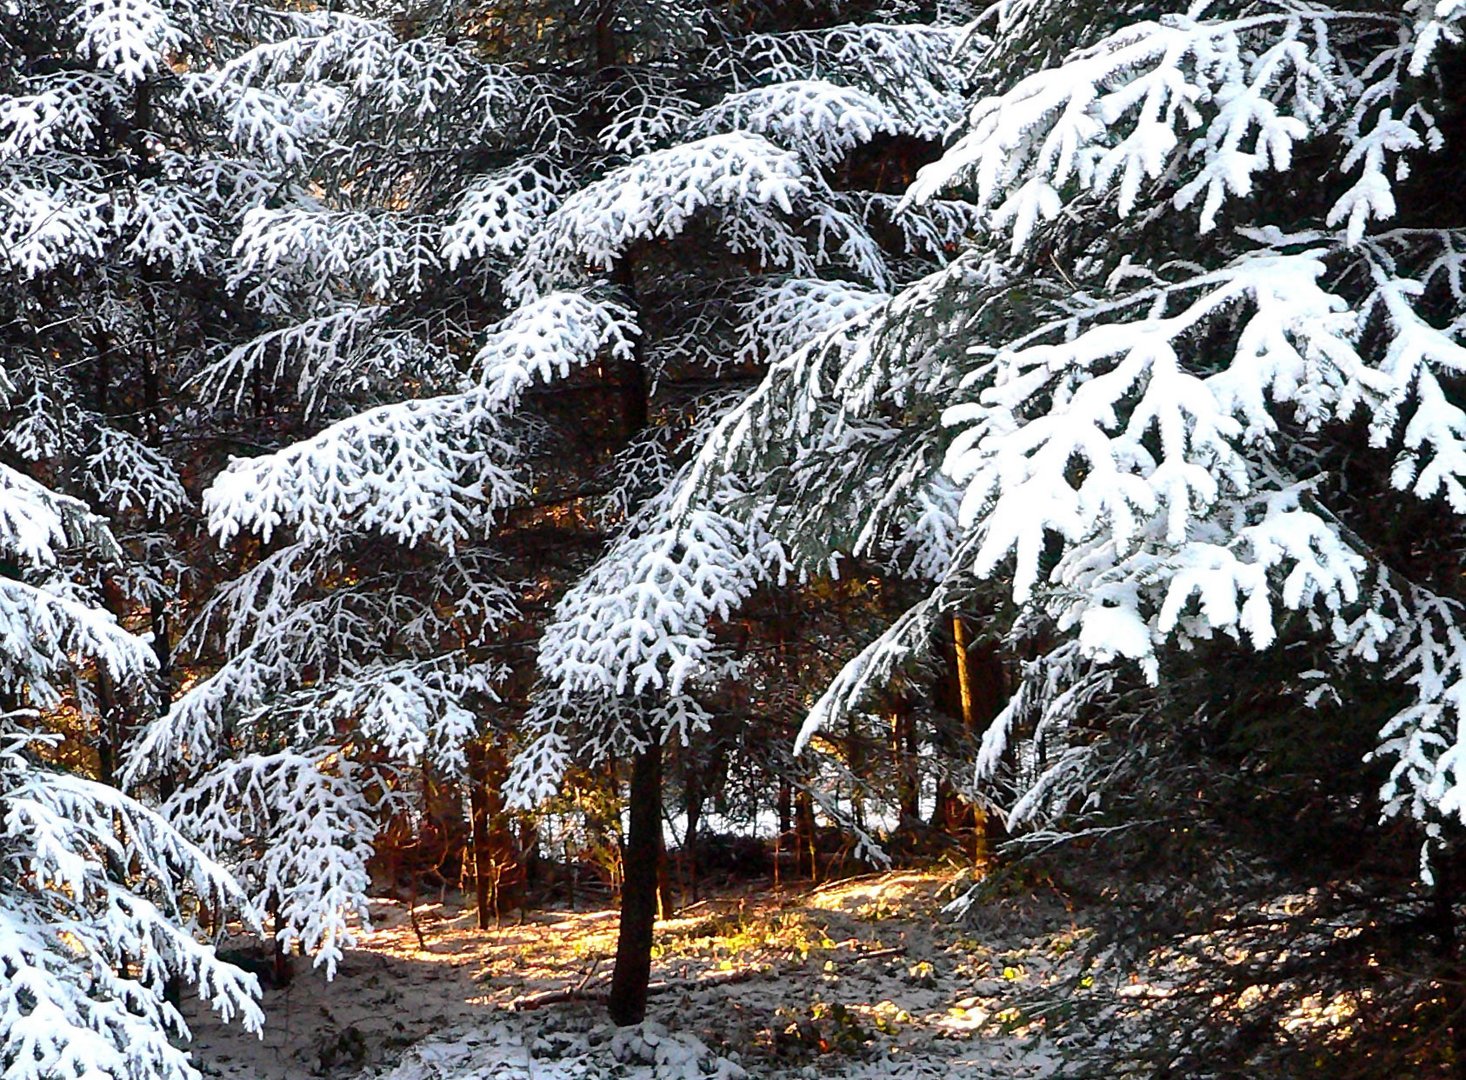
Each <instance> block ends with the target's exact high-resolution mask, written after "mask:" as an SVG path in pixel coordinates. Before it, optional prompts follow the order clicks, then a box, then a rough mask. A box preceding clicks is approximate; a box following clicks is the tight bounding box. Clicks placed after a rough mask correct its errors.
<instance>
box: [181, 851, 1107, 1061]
mask: <svg viewBox="0 0 1466 1080" xmlns="http://www.w3.org/2000/svg"><path fill="white" fill-rule="evenodd" d="M955 877H957V875H956V874H954V872H952V871H942V872H936V871H919V870H898V871H891V872H888V873H883V874H874V875H867V876H863V877H859V878H849V879H844V880H837V881H833V882H829V883H827V884H825V885H822V886H819V887H810V886H808V885H803V886H801V887H785V888H782V889H773V888H767V887H766V888H753V889H748V890H746V891H736V892H724V893H722V894H720V895H718V896H716V897H713V898H709V899H706V900H703V901H701V902H699V903H697V904H694V905H689V906H688V907H687V908H685V909H684V910H683V911H682V912H680V913H679V914H678V916H677V917H676V918H671V919H667V920H663V921H660V922H659V923H658V924H657V931H656V943H657V944H656V948H655V957H654V961H653V968H652V979H653V994H652V997H651V998H650V1003H649V1008H648V1020H647V1023H645V1024H643V1025H641V1026H639V1027H635V1028H628V1029H624V1030H620V1031H618V1030H617V1029H615V1028H613V1027H611V1026H610V1025H609V1023H608V1022H607V1021H606V1019H605V1008H604V1003H603V1001H602V1000H597V998H598V995H600V994H602V992H603V991H604V988H605V983H606V981H607V980H608V979H609V977H610V970H611V965H612V958H613V956H614V953H615V944H616V914H615V911H614V910H610V909H607V910H596V911H579V912H570V911H536V912H531V913H529V914H527V915H526V916H525V918H524V920H523V921H522V922H521V923H518V924H516V923H515V922H514V921H513V920H512V919H511V920H506V922H505V923H504V925H503V926H501V927H500V928H499V929H496V930H487V931H480V930H478V929H477V928H476V927H475V925H474V916H473V911H472V908H471V907H468V906H464V905H465V904H466V903H467V900H466V899H464V898H459V899H460V900H461V901H462V903H458V904H455V903H452V902H448V903H443V904H438V903H431V904H419V905H417V907H416V916H417V922H418V926H419V928H420V930H421V932H422V935H423V938H424V940H425V942H426V947H425V948H424V947H423V946H422V945H421V944H420V943H419V940H418V935H417V933H416V932H415V931H414V929H413V928H412V926H411V924H410V922H409V920H408V912H407V906H406V905H405V904H403V903H399V902H397V901H389V900H382V901H373V904H372V919H373V922H374V924H375V927H374V929H373V930H372V931H371V932H370V933H366V934H364V935H362V937H361V940H360V942H359V946H358V947H357V948H355V949H352V950H349V951H348V952H347V953H346V956H345V959H344V960H343V962H342V964H341V966H340V968H339V970H338V972H337V975H336V978H335V979H334V980H333V981H331V982H329V983H328V982H326V981H325V979H324V978H323V976H322V975H321V974H320V973H319V972H315V971H312V970H309V969H306V970H302V971H298V972H297V974H296V976H295V978H294V979H293V981H292V982H291V983H290V985H288V986H286V987H283V988H279V989H270V990H266V991H265V995H264V1001H263V1005H264V1008H265V1011H266V1014H267V1026H266V1030H265V1033H264V1037H263V1039H258V1038H256V1037H254V1036H249V1035H246V1034H244V1033H243V1032H241V1031H240V1030H239V1029H238V1028H237V1027H233V1026H226V1025H222V1024H220V1023H219V1022H218V1021H217V1019H216V1018H214V1017H213V1015H212V1014H210V1013H208V1012H207V1011H206V1010H204V1009H202V1008H201V1007H200V1006H199V1005H198V1003H197V1002H186V1003H185V1013H186V1014H187V1015H188V1020H189V1024H190V1026H191V1027H192V1028H193V1031H194V1034H195V1041H194V1044H193V1045H194V1051H195V1060H196V1061H197V1062H198V1063H199V1065H200V1067H201V1069H202V1070H203V1071H204V1073H205V1075H207V1076H217V1077H226V1078H230V1080H297V1078H299V1080H304V1078H306V1077H340V1078H348V1077H352V1078H356V1077H359V1078H360V1080H521V1078H522V1080H569V1078H586V1080H593V1078H597V1077H626V1078H646V1080H679V1078H682V1077H688V1078H694V1077H696V1078H702V1077H725V1078H736V1077H742V1076H747V1077H754V1078H759V1077H771V1078H774V1077H779V1078H784V1077H799V1076H818V1077H825V1076H844V1077H852V1078H854V1077H862V1078H871V1077H903V1078H905V1077H909V1078H918V1077H964V1078H980V1077H987V1076H994V1077H996V1076H1001V1077H1015V1078H1016V1077H1042V1076H1045V1075H1047V1074H1048V1073H1049V1072H1050V1071H1051V1069H1052V1065H1053V1061H1052V1057H1051V1055H1050V1053H1049V1052H1048V1049H1047V1048H1046V1047H1045V1045H1044V1040H1043V1037H1042V1032H1041V1030H1038V1029H1037V1028H1036V1026H1025V1025H1024V1024H1023V1023H1022V1017H1021V1014H1018V1013H1016V1011H1014V1010H1013V1009H1012V1003H1013V1001H1014V1000H1015V999H1016V998H1017V996H1018V995H1019V994H1020V993H1021V992H1022V991H1023V990H1025V989H1031V988H1032V987H1033V986H1034V985H1035V984H1036V983H1038V982H1042V981H1045V980H1048V979H1052V978H1055V977H1057V976H1058V975H1059V973H1060V972H1061V970H1062V969H1063V968H1064V967H1065V966H1066V964H1067V960H1066V958H1067V957H1068V956H1069V955H1070V954H1071V952H1072V949H1073V946H1074V943H1075V940H1076V938H1077V937H1078V936H1080V935H1082V934H1083V933H1084V931H1083V930H1082V929H1081V928H1079V927H1078V926H1076V924H1075V921H1074V918H1073V916H1072V915H1071V913H1069V912H1068V911H1066V910H1065V908H1064V906H1063V905H1062V904H1060V903H1059V902H1058V901H1057V900H1056V899H1045V898H1042V897H1039V898H1033V897H1025V898H1023V899H1013V900H1011V901H1010V900H1003V901H997V902H993V903H988V904H985V905H984V907H983V910H982V912H981V920H980V924H974V922H973V921H972V920H970V919H969V920H966V921H965V922H959V921H957V920H954V919H953V918H951V917H950V916H949V915H946V914H944V913H943V912H942V911H941V908H942V906H943V905H944V903H946V902H947V901H949V900H950V899H951V897H952V895H953V893H954V890H955V889H957V888H959V887H960V885H961V880H960V879H959V880H957V881H955V882H954V878H955ZM975 925H980V927H981V929H974V926H975ZM567 991H570V992H575V993H577V994H579V995H580V997H579V999H577V1000H569V1001H563V1000H559V1001H557V1000H554V999H555V998H556V997H557V996H564V995H565V992H567ZM547 999H549V1000H547ZM1005 1019H1006V1020H1008V1021H1009V1022H1008V1023H1002V1022H1001V1021H1004V1020H1005ZM990 1020H997V1021H1000V1022H999V1023H996V1024H994V1023H989V1022H988V1021H990Z"/></svg>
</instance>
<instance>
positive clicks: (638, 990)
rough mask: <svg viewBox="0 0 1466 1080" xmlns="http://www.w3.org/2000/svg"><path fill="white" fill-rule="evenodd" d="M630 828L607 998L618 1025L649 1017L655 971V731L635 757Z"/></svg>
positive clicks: (658, 823) (658, 846) (658, 776)
mask: <svg viewBox="0 0 1466 1080" xmlns="http://www.w3.org/2000/svg"><path fill="white" fill-rule="evenodd" d="M628 802H629V809H630V815H629V816H630V819H631V822H630V827H629V829H628V830H627V834H626V859H625V863H626V871H625V874H626V876H625V881H624V884H623V885H622V888H621V931H620V936H619V937H618V938H617V940H616V968H615V970H614V971H613V972H612V973H611V993H610V1000H609V1002H608V1006H609V1010H610V1014H611V1020H612V1021H613V1022H615V1023H616V1024H617V1025H618V1026H620V1027H624V1026H626V1025H628V1024H639V1023H641V1021H642V1020H643V1019H644V1018H645V1017H646V992H647V983H648V982H649V981H650V980H651V971H652V927H653V925H654V923H655V921H656V913H657V863H658V861H659V856H660V855H661V852H662V744H661V740H660V739H659V738H657V737H656V734H655V733H653V735H652V737H651V739H650V740H649V742H648V745H647V747H646V749H644V750H642V751H641V752H640V753H638V754H637V755H636V757H635V758H634V759H633V760H632V766H631V793H630V798H629V800H628Z"/></svg>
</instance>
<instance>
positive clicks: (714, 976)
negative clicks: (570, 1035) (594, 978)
mask: <svg viewBox="0 0 1466 1080" xmlns="http://www.w3.org/2000/svg"><path fill="white" fill-rule="evenodd" d="M766 974H768V969H767V968H759V967H751V968H734V969H732V970H731V971H711V972H708V973H707V974H705V975H699V976H697V977H696V978H692V979H658V980H656V981H655V982H651V983H648V984H647V988H646V992H647V993H648V994H649V995H650V994H665V993H667V992H669V991H672V990H697V989H700V988H702V987H704V986H726V985H728V984H729V983H740V982H744V981H746V980H748V979H755V978H757V977H758V976H760V975H766ZM607 981H608V980H605V979H601V980H599V981H598V982H597V983H596V986H595V989H588V988H587V987H586V985H585V980H582V981H581V984H580V985H579V986H566V987H562V988H560V989H559V990H541V991H540V992H539V993H535V994H523V995H521V996H520V997H517V998H515V999H514V1000H512V1001H510V1002H509V1003H508V1005H507V1006H506V1007H507V1008H508V1009H509V1010H510V1011H511V1012H529V1011H530V1010H532V1009H543V1008H544V1007H545V1006H547V1005H563V1004H566V1003H568V1002H572V1001H585V1002H597V1003H604V1002H605V1000H606V996H607V995H606V992H605V990H604V989H603V987H605V985H606V983H607Z"/></svg>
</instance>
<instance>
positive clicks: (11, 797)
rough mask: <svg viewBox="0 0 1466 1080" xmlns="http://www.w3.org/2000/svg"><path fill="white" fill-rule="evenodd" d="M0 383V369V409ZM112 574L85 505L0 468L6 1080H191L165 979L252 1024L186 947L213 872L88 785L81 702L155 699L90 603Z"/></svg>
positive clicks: (242, 1003)
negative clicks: (99, 580) (100, 577)
mask: <svg viewBox="0 0 1466 1080" xmlns="http://www.w3.org/2000/svg"><path fill="white" fill-rule="evenodd" d="M14 392H15V387H14V384H13V383H11V382H9V381H8V380H6V379H4V373H3V372H0V402H7V403H8V396H9V395H10V394H12V393H14ZM121 561H122V554H121V549H120V547H119V546H118V544H117V542H116V541H115V540H114V539H113V537H112V535H111V533H110V532H109V531H108V529H107V526H106V523H105V522H104V521H103V520H102V519H101V518H99V517H97V516H96V515H94V514H92V513H91V512H90V511H89V510H88V509H87V507H86V505H85V504H83V503H81V502H79V501H77V500H75V499H71V498H68V497H67V496H64V495H58V494H56V493H55V492H53V491H50V490H49V489H47V488H46V487H44V486H43V485H41V484H39V483H37V482H36V481H35V480H33V479H31V478H29V477H27V476H26V475H24V474H23V473H20V472H17V471H16V470H14V469H12V468H11V467H9V466H8V465H5V464H3V463H0V971H3V972H4V976H5V977H4V979H3V980H0V1065H3V1067H4V1072H5V1075H6V1077H14V1078H15V1080H54V1078H56V1077H72V1076H74V1077H83V1076H107V1077H112V1078H115V1080H158V1078H166V1080H185V1078H193V1077H197V1076H198V1072H197V1070H195V1069H194V1068H193V1066H192V1064H191V1063H190V1061H189V1056H188V1053H187V1051H185V1050H183V1049H181V1048H180V1047H179V1046H178V1045H177V1042H178V1041H179V1040H180V1039H186V1038H187V1036H188V1029H187V1027H186V1026H185V1024H184V1022H183V1018H182V1016H181V1015H180V1014H179V1012H178V1010H177V1008H176V1006H175V1004H174V1002H172V1001H171V1000H169V994H168V984H169V981H170V980H173V979H179V978H181V979H184V980H186V981H188V982H190V983H192V984H194V985H195V986H196V987H197V988H198V990H199V993H200V996H201V997H202V998H203V999H204V1000H206V1001H208V1002H209V1003H210V1004H211V1005H212V1006H213V1007H214V1008H215V1009H217V1010H218V1011H219V1012H220V1013H221V1014H222V1015H223V1016H224V1017H225V1018H226V1019H227V1018H229V1017H230V1016H232V1015H234V1014H235V1013H238V1014H239V1015H240V1016H241V1018H242V1020H243V1022H244V1023H245V1025H246V1026H248V1027H251V1028H257V1027H258V1026H259V1024H260V1023H261V1022H262V1019H263V1017H262V1016H261V1014H260V1011H259V1008H258V1007H257V1006H256V1004H255V1001H254V997H255V995H257V994H258V992H259V987H258V984H257V983H256V982H255V979H254V977H253V976H251V975H246V974H244V973H243V972H240V971H239V970H237V969H235V968H233V967H230V966H229V965H227V964H224V963H221V962H220V961H219V960H218V959H217V958H216V957H215V955H214V950H213V949H212V948H211V947H209V946H207V945H202V944H200V943H199V942H198V941H196V940H195V938H194V935H193V932H192V930H191V928H190V923H191V920H192V915H191V913H190V912H191V910H192V908H193V906H194V905H199V904H208V905H212V906H213V908H214V909H215V910H219V911H223V910H225V909H226V907H231V906H238V907H243V899H244V898H243V897H242V896H241V895H240V894H239V891H238V888H237V886H236V885H235V884H234V881H233V879H232V878H231V877H230V876H229V874H228V872H227V871H226V870H225V869H224V868H223V867H221V866H219V865H218V864H217V863H216V862H214V861H213V860H212V859H210V858H209V857H208V856H207V855H205V854H204V853H203V852H201V851H200V850H198V849H197V848H196V847H194V846H193V845H192V844H190V843H189V842H188V841H186V840H185V839H184V838H183V837H181V836H180V835H179V834H178V833H177V832H176V831H175V830H174V829H173V827H172V826H171V825H169V824H168V823H167V822H166V821H165V820H164V819H163V818H161V817H159V816H158V815H157V814H156V813H155V812H154V811H152V810H150V809H148V808H146V807H144V806H142V805H140V804H139V803H137V802H134V801H133V800H132V799H130V798H128V797H127V796H125V795H123V794H122V793H120V792H119V791H117V790H116V788H114V787H111V786H109V785H107V784H102V783H99V782H98V781H96V780H95V779H92V778H91V777H89V776H88V775H87V773H88V772H92V771H94V766H93V763H92V762H90V761H89V760H88V758H89V756H90V755H89V752H88V750H89V747H88V745H87V739H86V737H85V736H86V732H85V731H81V732H78V731H77V730H75V728H74V726H73V725H72V724H69V723H67V722H66V718H67V717H69V716H73V715H79V716H81V717H83V718H84V720H85V721H86V722H88V723H94V722H95V718H96V713H97V708H98V706H99V700H98V697H97V695H96V694H95V693H94V692H93V680H92V677H91V676H89V672H94V673H95V680H96V683H98V684H101V683H102V682H103V680H104V679H105V683H106V685H108V686H110V687H112V688H113V691H112V693H113V695H114V700H120V699H125V698H126V697H128V696H131V697H134V698H137V699H140V700H142V701H150V700H154V698H155V695H156V688H155V683H156V679H157V676H158V672H157V660H156V657H155V656H154V654H153V651H152V649H151V648H150V647H149V644H148V642H147V641H146V640H144V639H142V638H139V637H136V636H134V635H132V634H130V633H128V632H127V631H125V630H124V629H123V628H122V627H121V626H119V625H118V623H117V620H116V619H115V618H114V617H113V616H112V615H111V613H109V612H107V611H105V610H104V609H102V608H101V607H100V606H99V604H98V602H97V598H96V595H95V585H94V583H95V580H96V575H97V571H98V568H99V567H113V566H116V565H118V564H119V563H120V562H121Z"/></svg>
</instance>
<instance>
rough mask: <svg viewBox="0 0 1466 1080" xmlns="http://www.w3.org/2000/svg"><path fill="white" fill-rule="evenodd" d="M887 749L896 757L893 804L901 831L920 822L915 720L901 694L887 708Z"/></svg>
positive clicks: (919, 780)
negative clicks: (889, 737) (889, 723)
mask: <svg viewBox="0 0 1466 1080" xmlns="http://www.w3.org/2000/svg"><path fill="white" fill-rule="evenodd" d="M891 749H892V750H893V751H894V753H895V755H896V803H897V812H898V815H899V821H900V825H901V827H903V828H906V827H910V826H913V825H917V824H919V823H920V822H921V772H920V768H921V767H920V763H919V762H918V760H917V738H916V720H915V718H913V717H912V715H911V702H910V701H908V700H907V699H906V697H905V696H904V695H903V696H902V697H899V698H897V700H896V702H895V704H893V705H892V707H891Z"/></svg>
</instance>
